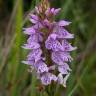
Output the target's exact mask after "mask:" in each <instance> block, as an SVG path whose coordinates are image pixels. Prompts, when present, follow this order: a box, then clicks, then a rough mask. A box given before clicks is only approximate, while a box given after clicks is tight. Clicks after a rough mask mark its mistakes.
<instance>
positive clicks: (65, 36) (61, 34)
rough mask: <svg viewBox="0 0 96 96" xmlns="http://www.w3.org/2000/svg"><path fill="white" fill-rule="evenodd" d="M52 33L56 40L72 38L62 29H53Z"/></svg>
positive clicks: (72, 36)
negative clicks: (55, 35)
mask: <svg viewBox="0 0 96 96" xmlns="http://www.w3.org/2000/svg"><path fill="white" fill-rule="evenodd" d="M53 32H54V33H55V34H57V38H60V39H71V38H74V35H73V34H71V33H69V32H68V31H67V30H65V29H64V28H63V27H55V28H54V30H53Z"/></svg>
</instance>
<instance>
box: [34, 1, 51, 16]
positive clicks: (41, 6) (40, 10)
mask: <svg viewBox="0 0 96 96" xmlns="http://www.w3.org/2000/svg"><path fill="white" fill-rule="evenodd" d="M49 7H50V4H49V2H48V0H42V1H41V3H40V4H39V5H38V6H37V7H35V9H36V12H37V13H38V14H43V13H45V11H46V10H47V9H48V8H49Z"/></svg>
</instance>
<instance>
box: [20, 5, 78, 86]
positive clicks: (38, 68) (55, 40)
mask: <svg viewBox="0 0 96 96" xmlns="http://www.w3.org/2000/svg"><path fill="white" fill-rule="evenodd" d="M59 11H60V8H58V9H55V8H50V7H46V6H45V7H44V8H42V7H40V6H38V7H36V8H35V12H34V14H33V13H32V14H30V21H31V22H32V24H33V25H32V26H31V27H29V28H23V30H24V33H25V34H27V35H28V40H27V44H24V45H23V46H22V47H23V48H25V49H29V50H30V52H29V54H28V56H27V60H26V61H22V62H23V63H25V64H28V65H30V68H31V71H32V70H35V72H36V75H37V78H38V79H40V81H41V83H42V84H43V85H49V84H51V82H58V83H59V84H61V85H63V86H64V87H66V80H67V79H68V77H69V75H70V71H71V69H70V68H69V65H68V63H69V62H71V61H72V60H73V59H72V57H71V56H70V51H73V50H75V49H76V47H72V46H71V44H70V43H69V42H68V40H69V39H73V38H74V35H73V34H71V33H69V32H68V31H67V30H66V29H65V26H68V25H69V24H70V23H71V22H68V21H65V20H60V21H59V22H56V21H55V20H54V17H55V16H56V15H57V14H58V13H59Z"/></svg>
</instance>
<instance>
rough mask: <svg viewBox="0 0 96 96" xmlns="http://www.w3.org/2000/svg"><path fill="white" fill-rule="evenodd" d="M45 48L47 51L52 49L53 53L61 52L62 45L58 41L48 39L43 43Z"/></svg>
mask: <svg viewBox="0 0 96 96" xmlns="http://www.w3.org/2000/svg"><path fill="white" fill-rule="evenodd" d="M45 46H46V48H47V49H52V50H53V51H60V50H62V45H61V44H60V42H59V41H58V40H54V39H52V38H48V39H47V40H46V42H45Z"/></svg>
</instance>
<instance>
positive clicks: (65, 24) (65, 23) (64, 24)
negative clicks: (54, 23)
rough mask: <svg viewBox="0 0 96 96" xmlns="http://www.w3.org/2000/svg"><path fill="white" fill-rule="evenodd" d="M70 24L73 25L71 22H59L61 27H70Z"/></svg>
mask: <svg viewBox="0 0 96 96" xmlns="http://www.w3.org/2000/svg"><path fill="white" fill-rule="evenodd" d="M70 23H71V22H69V21H65V20H61V21H59V22H58V25H59V26H67V25H69V24H70Z"/></svg>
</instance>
